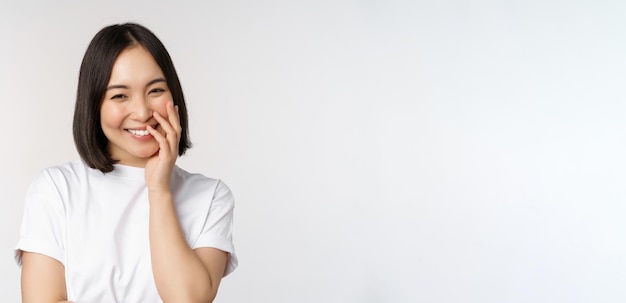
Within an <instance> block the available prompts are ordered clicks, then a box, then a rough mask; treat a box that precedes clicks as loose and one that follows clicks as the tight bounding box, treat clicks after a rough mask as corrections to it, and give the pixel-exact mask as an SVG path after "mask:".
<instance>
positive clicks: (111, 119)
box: [100, 46, 172, 167]
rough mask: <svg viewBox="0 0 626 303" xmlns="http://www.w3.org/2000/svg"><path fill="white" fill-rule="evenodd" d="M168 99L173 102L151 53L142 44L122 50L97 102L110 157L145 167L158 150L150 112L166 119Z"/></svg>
mask: <svg viewBox="0 0 626 303" xmlns="http://www.w3.org/2000/svg"><path fill="white" fill-rule="evenodd" d="M168 102H172V94H171V93H170V90H169V88H168V86H167V83H166V81H165V77H164V75H163V72H162V71H161V68H159V65H158V64H157V63H156V61H155V60H154V58H153V57H152V55H151V54H150V53H149V52H148V51H147V50H146V49H144V48H143V47H141V46H131V47H129V48H127V49H125V50H123V51H122V52H121V53H120V54H119V56H118V57H117V59H116V60H115V63H114V64H113V69H112V71H111V78H110V79H109V83H108V85H107V90H106V92H105V94H104V99H103V100H102V105H101V106H100V121H101V126H102V131H103V132H104V135H105V136H106V137H107V139H108V146H107V148H108V151H109V154H110V155H111V157H112V158H113V159H115V160H119V162H118V163H119V164H124V165H130V166H138V167H145V165H146V162H147V161H148V159H149V158H150V157H151V156H152V155H154V154H155V153H156V152H157V151H158V150H159V144H158V142H157V141H156V140H155V139H154V137H152V135H150V134H149V133H148V131H147V130H146V126H148V125H150V126H152V127H155V128H156V129H157V130H159V131H161V130H160V128H159V127H158V123H157V122H156V120H155V119H154V117H153V112H158V113H159V114H161V116H163V117H165V118H166V119H167V110H166V106H167V103H168Z"/></svg>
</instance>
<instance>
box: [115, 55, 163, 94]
mask: <svg viewBox="0 0 626 303" xmlns="http://www.w3.org/2000/svg"><path fill="white" fill-rule="evenodd" d="M163 77H164V75H163V71H162V70H161V68H160V67H159V65H158V64H157V62H156V60H154V57H152V55H151V54H150V52H148V50H146V49H145V48H144V47H142V46H131V47H128V48H126V49H124V50H123V51H122V52H120V54H119V55H118V56H117V58H116V59H115V62H114V63H113V68H112V69H111V77H110V79H109V84H126V85H132V84H137V85H141V84H145V83H147V82H149V81H151V80H153V79H155V78H163Z"/></svg>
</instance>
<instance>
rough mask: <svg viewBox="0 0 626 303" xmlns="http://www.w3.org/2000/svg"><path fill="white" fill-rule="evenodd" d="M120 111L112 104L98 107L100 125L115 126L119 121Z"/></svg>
mask: <svg viewBox="0 0 626 303" xmlns="http://www.w3.org/2000/svg"><path fill="white" fill-rule="evenodd" d="M121 117H122V115H121V112H120V111H119V110H118V109H117V108H115V107H114V106H107V105H103V106H102V107H101V108H100V123H101V124H102V126H103V127H104V126H115V125H117V124H120V123H121V120H122V119H121Z"/></svg>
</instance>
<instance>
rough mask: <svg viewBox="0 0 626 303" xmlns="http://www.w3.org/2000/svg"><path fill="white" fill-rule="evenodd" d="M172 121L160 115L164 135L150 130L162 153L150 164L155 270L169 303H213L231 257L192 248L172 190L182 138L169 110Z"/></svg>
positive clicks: (169, 107)
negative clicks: (177, 212)
mask: <svg viewBox="0 0 626 303" xmlns="http://www.w3.org/2000/svg"><path fill="white" fill-rule="evenodd" d="M167 114H168V117H167V119H166V118H164V117H162V116H161V115H159V113H158V112H156V111H155V112H154V118H155V119H156V120H157V121H158V122H159V125H160V127H161V131H157V130H155V129H153V128H151V127H148V128H147V129H148V131H149V132H150V134H152V136H153V137H154V138H155V140H157V142H158V143H159V151H158V152H157V153H156V154H155V155H154V156H152V157H151V158H150V159H149V160H148V162H147V163H146V170H145V178H146V185H147V187H148V200H149V203H150V215H149V216H150V217H149V237H150V255H151V258H152V271H153V275H154V281H155V283H156V287H157V291H158V292H159V295H160V296H161V299H162V300H163V301H164V302H212V301H213V299H214V298H215V295H216V294H217V289H218V286H219V284H220V281H221V279H222V276H223V274H224V271H225V269H226V262H228V254H227V253H226V252H223V251H220V250H218V249H212V248H200V249H196V250H195V251H194V250H192V249H191V248H190V247H189V245H188V244H187V242H186V240H185V237H184V234H183V231H182V229H181V227H180V222H179V221H178V215H177V214H176V209H175V207H174V201H173V198H172V193H171V190H170V177H171V174H172V171H173V168H174V164H175V162H176V158H177V155H178V142H179V140H180V139H179V138H180V133H181V127H180V122H179V118H178V113H177V111H175V109H174V106H173V104H171V103H169V104H168V105H167Z"/></svg>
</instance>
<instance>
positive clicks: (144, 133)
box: [128, 129, 150, 137]
mask: <svg viewBox="0 0 626 303" xmlns="http://www.w3.org/2000/svg"><path fill="white" fill-rule="evenodd" d="M128 132H129V133H131V134H133V135H135V136H139V137H143V136H147V135H148V134H150V133H149V132H148V131H147V130H136V129H129V130H128Z"/></svg>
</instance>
